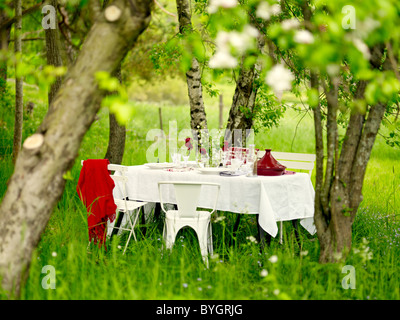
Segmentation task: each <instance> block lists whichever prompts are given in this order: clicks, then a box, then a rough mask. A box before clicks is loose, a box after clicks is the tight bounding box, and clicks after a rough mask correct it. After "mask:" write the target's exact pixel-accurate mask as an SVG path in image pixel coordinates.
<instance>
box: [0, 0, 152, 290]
mask: <svg viewBox="0 0 400 320" xmlns="http://www.w3.org/2000/svg"><path fill="white" fill-rule="evenodd" d="M92 1H93V2H94V3H97V1H96V0H92ZM151 4H152V1H151V0H115V1H113V2H112V4H111V5H110V6H109V7H108V8H107V9H106V10H105V11H104V13H100V15H99V16H98V18H97V20H96V22H95V23H94V25H93V26H92V28H91V30H90V32H89V34H88V35H87V37H86V39H85V42H84V44H83V46H82V50H81V52H80V54H79V56H78V58H77V60H76V62H75V64H74V66H73V67H72V68H71V69H70V70H69V72H68V73H67V75H66V77H65V82H64V83H65V84H64V85H63V87H62V88H61V89H60V90H59V91H58V92H57V94H56V96H55V97H54V99H53V102H52V108H51V111H50V112H48V113H47V115H46V117H45V118H44V120H43V122H42V124H41V126H40V127H39V129H38V130H37V132H36V133H35V134H34V135H33V136H31V137H29V138H28V139H26V140H25V142H24V145H23V148H22V151H21V154H20V156H19V157H18V159H17V162H16V166H15V171H14V174H13V175H12V177H11V179H10V181H9V185H8V189H7V192H6V194H5V196H4V198H3V201H2V203H1V206H0V230H1V232H0V278H1V279H2V287H3V289H4V290H7V291H8V292H9V295H10V296H13V295H18V294H19V292H20V288H21V284H22V281H23V278H24V275H26V274H27V271H28V268H29V262H30V259H31V255H32V252H33V250H34V248H35V247H36V245H37V243H38V241H39V239H40V235H41V233H42V232H43V230H44V228H45V227H46V224H47V222H48V220H49V218H50V215H51V213H52V211H53V209H54V206H55V205H56V203H57V201H58V199H59V198H60V197H61V195H62V192H63V190H64V186H65V180H64V179H63V174H64V173H65V172H67V171H68V170H70V169H71V167H72V166H73V164H74V160H75V158H76V156H77V154H78V151H79V146H80V144H81V141H82V139H83V136H84V135H85V133H86V131H87V130H88V129H89V127H90V125H91V124H92V122H93V120H94V118H95V115H96V113H97V111H98V110H99V108H100V103H99V102H100V100H101V99H102V97H103V96H104V93H103V92H101V91H100V90H99V89H98V86H97V81H96V78H95V75H96V73H97V72H98V71H106V72H109V73H113V72H115V70H116V69H117V67H118V66H119V64H120V62H121V60H122V59H123V58H124V56H125V55H126V54H127V52H128V50H129V49H130V48H132V46H133V45H134V43H135V41H136V39H137V38H138V36H139V35H140V34H141V33H142V32H143V30H145V29H146V28H147V26H148V24H149V21H150V18H151V16H150V15H151V12H150V8H151ZM108 9H110V10H108Z"/></svg>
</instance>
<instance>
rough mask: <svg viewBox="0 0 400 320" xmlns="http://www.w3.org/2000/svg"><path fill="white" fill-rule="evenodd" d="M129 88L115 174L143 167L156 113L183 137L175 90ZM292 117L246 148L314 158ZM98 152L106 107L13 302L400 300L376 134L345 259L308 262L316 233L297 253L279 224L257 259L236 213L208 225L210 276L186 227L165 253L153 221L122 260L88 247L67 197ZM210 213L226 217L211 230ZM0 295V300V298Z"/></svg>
mask: <svg viewBox="0 0 400 320" xmlns="http://www.w3.org/2000/svg"><path fill="white" fill-rule="evenodd" d="M219 89H220V90H221V93H223V96H224V104H225V108H224V121H226V119H227V115H228V111H229V105H230V99H231V97H232V86H231V85H230V84H229V83H225V84H223V85H220V86H219ZM151 90H153V91H151ZM131 91H132V98H133V99H136V101H137V102H136V104H135V114H134V117H133V119H132V120H131V121H130V122H129V124H128V126H127V139H126V148H125V154H124V159H123V164H125V165H136V164H143V163H145V162H146V157H145V153H146V150H147V148H148V147H149V146H150V145H151V144H152V143H153V142H152V141H147V140H146V134H147V132H148V130H149V129H157V128H159V116H158V112H159V107H161V108H162V115H163V124H164V131H165V132H166V134H168V124H169V122H170V121H176V123H177V126H178V131H179V130H182V129H185V128H189V107H188V104H187V103H186V100H185V97H186V95H187V93H186V87H185V83H184V82H181V81H179V80H176V79H175V80H171V83H170V84H169V85H165V84H160V85H159V86H155V87H152V88H150V89H149V92H146V91H145V90H144V89H143V88H137V90H136V92H135V90H131ZM139 93H140V96H139ZM156 93H157V94H156ZM25 95H26V96H27V97H29V99H31V100H32V101H34V102H35V103H36V108H35V110H34V112H33V115H31V116H26V121H25V123H27V125H26V126H25V129H24V137H26V136H28V135H29V134H31V133H33V132H34V130H35V129H36V127H37V125H38V124H39V123H40V121H41V119H42V118H43V117H44V115H45V112H46V105H45V103H44V101H43V100H42V99H41V98H40V97H39V96H38V95H37V93H36V89H35V88H32V87H27V88H26V93H25ZM152 98H153V100H152ZM174 99H176V100H174ZM205 99H206V112H207V120H208V125H209V128H218V125H219V123H218V98H217V97H215V98H210V97H208V96H206V95H205ZM303 115H304V113H302V114H299V113H298V112H296V111H293V110H287V112H286V114H285V116H284V118H283V119H281V121H280V124H279V126H277V127H274V128H272V129H270V130H260V131H259V132H258V133H257V134H256V137H255V144H256V146H257V147H258V148H260V149H263V148H271V149H272V150H277V151H288V152H303V153H314V129H313V119H312V116H311V114H306V115H305V116H304V117H303ZM77 116H79V115H77ZM12 118H13V117H12V115H9V116H8V117H7V116H5V115H4V114H3V116H2V118H1V119H2V121H3V129H2V130H3V131H2V132H3V137H2V138H1V140H0V141H1V144H2V145H1V149H0V151H1V154H0V155H1V158H0V163H1V165H0V199H1V197H3V195H4V193H5V191H6V188H7V180H8V179H9V177H10V176H11V174H12V171H13V165H12V161H11V159H10V156H9V155H8V152H9V150H8V149H7V148H9V146H10V145H12V144H10V136H11V139H12V135H11V134H12V126H11V124H12V122H10V121H12ZM7 126H8V127H7ZM4 128H6V129H4ZM7 128H8V130H7ZM11 142H12V140H11ZM107 143H108V110H106V109H104V108H103V109H101V111H100V112H99V115H98V120H96V121H95V122H94V123H93V125H92V127H91V128H90V130H89V131H88V133H87V134H86V136H85V137H84V140H83V143H82V145H81V149H80V152H79V155H78V157H77V159H76V162H75V165H74V167H73V168H72V170H71V175H70V178H69V179H68V180H67V182H66V188H65V191H64V193H63V196H62V198H61V199H60V201H59V202H58V204H57V206H56V208H55V210H54V213H53V215H52V217H51V219H50V221H49V223H48V225H47V227H46V229H45V231H44V232H43V234H42V238H41V240H40V242H39V245H38V247H37V249H36V250H35V252H34V256H33V258H32V262H31V265H30V269H29V274H28V277H27V280H26V284H25V285H24V287H23V288H22V295H21V299H22V300H52V299H57V300H72V299H73V300H84V299H86V300H92V299H93V300H96V299H107V300H108V299H110V300H114V299H139V300H140V299H141V300H145V299H156V300H158V299H165V300H168V299H171V300H172V299H184V300H190V299H211V300H214V299H217V300H247V299H250V300H264V299H267V300H275V299H295V300H301V299H312V300H325V299H329V300H331V299H333V300H343V299H361V300H383V299H388V300H397V299H400V289H399V288H400V278H399V276H398V274H399V272H400V218H399V214H400V210H399V209H400V199H399V197H398V191H399V190H400V161H399V160H400V150H399V149H395V148H391V147H389V146H388V145H386V143H385V141H384V140H383V139H382V137H380V136H378V138H377V141H376V144H375V146H374V149H373V152H372V156H371V160H370V162H369V165H368V169H367V174H366V178H365V182H364V189H363V195H364V200H363V202H362V203H361V206H360V208H359V211H358V213H357V218H356V220H355V223H354V225H353V250H352V252H351V254H350V255H349V257H348V258H347V259H346V261H343V262H342V263H336V264H323V265H322V264H319V263H318V255H319V244H318V239H317V237H316V235H310V234H308V233H307V232H306V231H305V230H304V229H300V230H301V233H300V244H297V242H296V241H295V237H294V232H293V231H294V230H293V227H292V225H291V224H290V223H285V224H284V241H283V244H280V243H279V241H278V237H277V238H276V239H272V241H271V244H270V246H268V247H266V248H265V250H264V251H263V252H261V251H260V246H259V244H258V243H256V242H254V241H253V238H252V237H255V236H256V235H257V227H256V221H255V218H254V216H251V215H243V218H242V220H241V224H240V227H239V231H238V233H237V236H236V237H235V238H233V234H232V229H233V225H234V223H235V221H236V215H235V214H231V213H228V212H218V213H217V214H216V215H215V217H214V219H213V238H214V251H215V253H216V254H215V255H214V256H213V257H211V260H210V268H209V269H207V268H205V266H204V264H203V263H202V261H201V258H200V252H199V249H198V246H197V243H196V239H195V237H194V234H193V232H192V231H191V230H189V229H185V230H183V231H181V232H180V233H179V235H178V240H177V242H176V245H175V247H174V249H173V250H172V251H171V252H170V253H168V252H164V251H163V250H162V227H163V221H162V219H158V220H150V221H148V222H147V223H146V224H144V225H143V224H141V225H140V226H139V227H138V228H137V231H136V234H137V235H138V241H137V242H134V241H131V242H130V245H129V247H128V250H127V252H126V254H125V255H122V251H123V246H124V242H123V241H124V239H125V238H124V235H123V236H121V238H119V237H115V238H113V241H112V242H110V243H108V250H107V251H104V250H99V249H98V248H96V247H90V248H89V249H88V248H87V244H88V236H87V221H86V209H85V207H84V206H83V205H82V203H81V202H80V200H79V198H78V195H77V193H76V184H77V181H78V177H79V173H80V168H81V166H80V160H81V159H89V158H103V157H104V155H105V152H106V148H107ZM312 179H313V181H314V179H315V176H313V178H312ZM217 216H218V217H221V216H224V217H225V219H218V221H217V220H215V218H216V217H217ZM121 246H122V248H121ZM48 265H50V266H53V267H54V268H55V271H56V288H55V289H45V288H44V287H43V286H42V281H43V278H44V276H45V272H44V273H43V272H42V271H43V267H45V266H48ZM344 266H352V267H354V270H355V274H356V287H355V288H354V289H345V288H344V287H345V286H343V285H342V281H343V279H344V277H345V276H346V274H347V273H346V272H345V271H344V270H346V269H344ZM0 297H4V295H1V293H0Z"/></svg>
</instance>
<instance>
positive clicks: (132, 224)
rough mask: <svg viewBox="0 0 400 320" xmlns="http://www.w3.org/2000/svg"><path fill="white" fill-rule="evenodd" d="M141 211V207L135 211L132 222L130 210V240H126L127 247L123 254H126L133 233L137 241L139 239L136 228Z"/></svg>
mask: <svg viewBox="0 0 400 320" xmlns="http://www.w3.org/2000/svg"><path fill="white" fill-rule="evenodd" d="M135 211H136V213H135ZM139 213H140V208H138V209H136V210H134V211H133V214H134V218H133V223H132V220H131V215H130V214H129V212H128V220H129V224H130V228H131V231H130V233H129V237H128V240H127V241H126V245H125V249H124V252H123V253H122V254H125V251H126V248H128V244H129V241H130V240H131V237H132V235H133V238H134V239H135V241H137V239H136V235H135V230H134V229H135V225H136V222H137V220H138V218H139Z"/></svg>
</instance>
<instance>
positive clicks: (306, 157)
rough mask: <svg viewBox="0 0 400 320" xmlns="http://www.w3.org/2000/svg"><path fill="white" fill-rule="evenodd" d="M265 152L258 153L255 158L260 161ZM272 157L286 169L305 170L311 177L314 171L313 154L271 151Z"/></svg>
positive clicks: (314, 156)
mask: <svg viewBox="0 0 400 320" xmlns="http://www.w3.org/2000/svg"><path fill="white" fill-rule="evenodd" d="M264 154H265V151H261V150H260V151H258V153H257V157H258V158H259V159H261V158H262V157H263V156H264ZM271 154H272V156H273V157H274V158H275V159H276V160H278V161H279V163H280V164H282V165H284V166H285V167H286V168H287V169H295V170H305V171H307V172H308V174H309V175H310V177H311V175H312V172H313V170H314V163H315V159H316V155H315V154H309V153H292V152H277V151H271Z"/></svg>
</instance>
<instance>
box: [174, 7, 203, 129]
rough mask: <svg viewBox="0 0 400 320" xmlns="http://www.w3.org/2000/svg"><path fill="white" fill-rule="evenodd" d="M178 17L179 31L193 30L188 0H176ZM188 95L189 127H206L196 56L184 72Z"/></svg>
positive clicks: (184, 32)
mask: <svg viewBox="0 0 400 320" xmlns="http://www.w3.org/2000/svg"><path fill="white" fill-rule="evenodd" d="M176 6H177V11H178V19H179V32H180V33H181V34H183V35H184V34H187V33H190V32H192V31H193V28H192V21H191V16H192V15H191V12H190V5H189V1H188V0H176ZM186 82H187V86H188V96H189V103H190V127H191V128H192V130H196V131H198V129H207V118H206V111H205V107H204V101H203V88H202V84H201V67H200V64H199V62H198V61H197V59H196V58H193V59H192V65H191V67H190V69H189V71H187V72H186Z"/></svg>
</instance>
